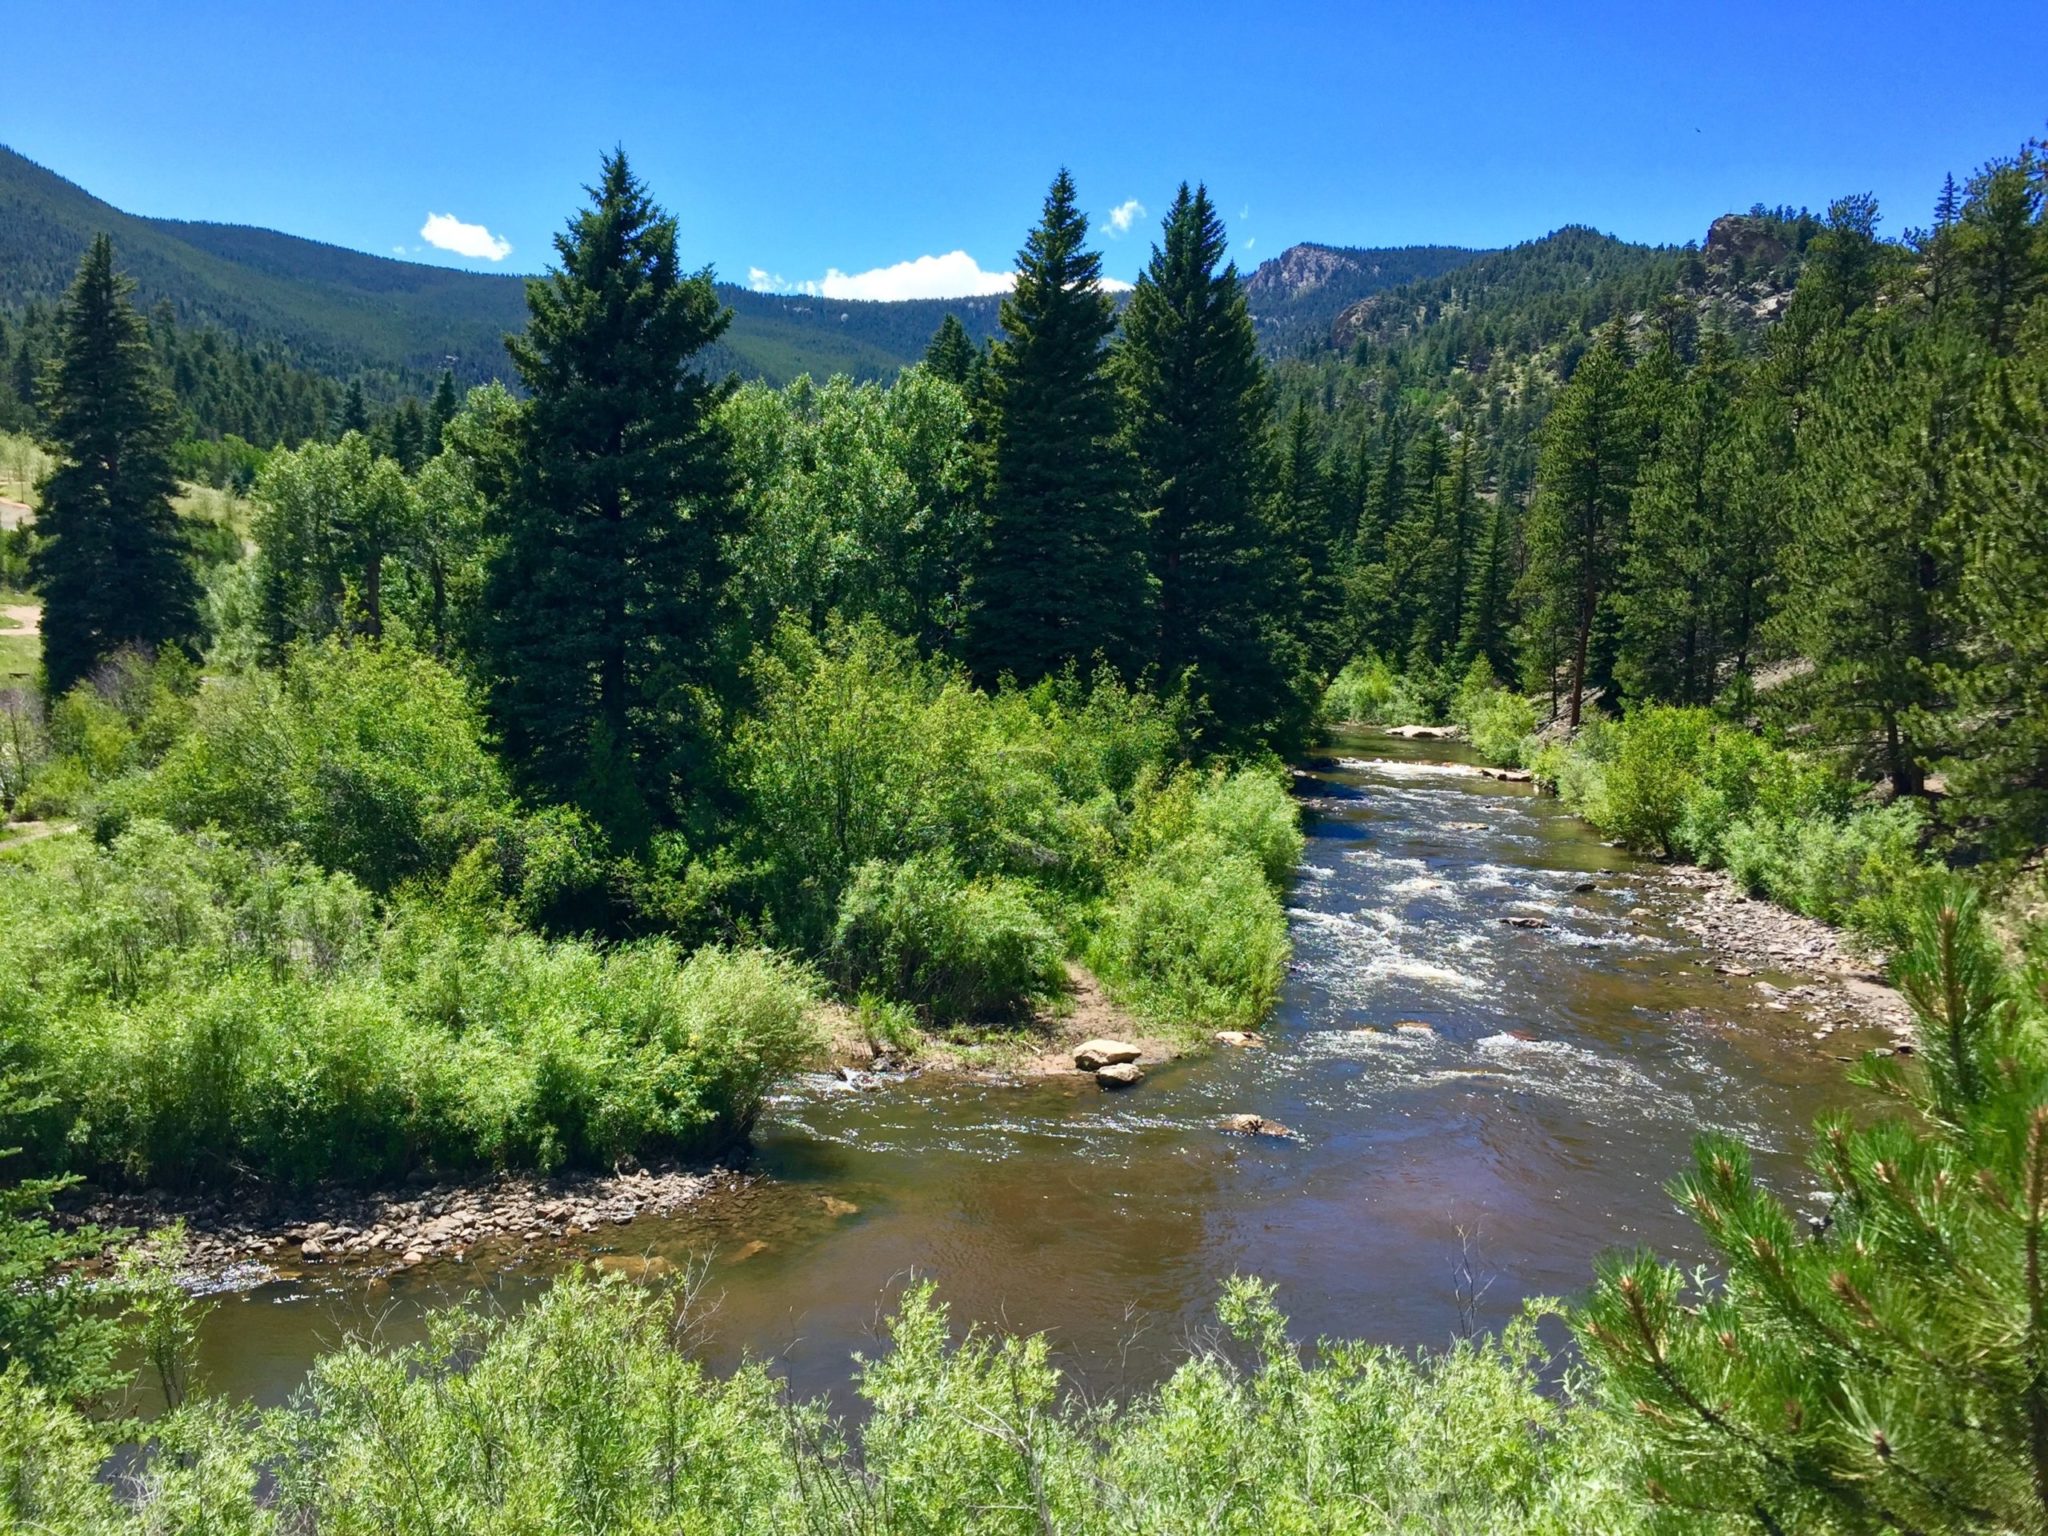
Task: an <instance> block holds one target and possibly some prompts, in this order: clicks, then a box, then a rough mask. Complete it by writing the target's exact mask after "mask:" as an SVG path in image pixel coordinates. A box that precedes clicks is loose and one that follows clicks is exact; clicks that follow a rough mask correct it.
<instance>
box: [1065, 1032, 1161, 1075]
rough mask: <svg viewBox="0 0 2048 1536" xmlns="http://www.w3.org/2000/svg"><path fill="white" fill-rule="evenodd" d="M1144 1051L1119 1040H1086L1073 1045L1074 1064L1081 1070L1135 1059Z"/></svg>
mask: <svg viewBox="0 0 2048 1536" xmlns="http://www.w3.org/2000/svg"><path fill="white" fill-rule="evenodd" d="M1144 1054H1145V1053H1144V1052H1143V1051H1141V1050H1139V1049H1138V1048H1137V1047H1136V1046H1135V1045H1126V1044H1125V1043H1124V1042H1123V1041H1121V1040H1087V1041H1084V1042H1082V1043H1081V1044H1080V1045H1077V1046H1075V1047H1074V1065H1075V1066H1077V1067H1079V1068H1080V1069H1081V1070H1082V1071H1083V1072H1093V1071H1096V1070H1097V1069H1099V1068H1102V1067H1113V1066H1118V1065H1121V1064H1122V1063H1124V1062H1130V1061H1136V1060H1137V1059H1138V1058H1139V1057H1140V1056H1142V1055H1144Z"/></svg>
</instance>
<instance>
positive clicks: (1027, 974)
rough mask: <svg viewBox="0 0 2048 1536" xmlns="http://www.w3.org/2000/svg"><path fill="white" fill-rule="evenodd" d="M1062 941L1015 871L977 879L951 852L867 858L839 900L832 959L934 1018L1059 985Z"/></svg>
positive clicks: (1002, 1006)
mask: <svg viewBox="0 0 2048 1536" xmlns="http://www.w3.org/2000/svg"><path fill="white" fill-rule="evenodd" d="M1063 949H1064V946H1063V945H1062V943H1061V942H1060V936H1059V934H1058V933H1057V932H1055V931H1054V929H1053V927H1052V925H1051V924H1050V923H1048V922H1047V921H1046V920H1045V919H1044V918H1043V917H1042V916H1040V915H1039V913H1038V911H1037V910H1036V908H1035V907H1034V906H1033V905H1032V902H1031V898H1030V894H1029V892H1028V891H1027V890H1026V889H1025V887H1024V886H1023V884H1022V883H1021V882H1019V881H1016V880H1009V879H1005V878H1003V877H1001V876H994V877H989V876H984V877H982V878H981V879H978V880H970V879H968V878H967V877H966V876H964V875H963V874H962V873H961V871H960V866H959V865H958V863H956V862H955V861H954V859H953V857H952V855H951V854H950V853H947V852H944V851H939V852H935V853H923V854H919V855H918V856H917V857H915V858H912V859H909V860H906V861H905V862H904V863H902V864H896V865H889V864H884V863H882V862H880V861H879V860H877V861H872V862H870V863H867V864H864V865H862V866H861V868H860V869H859V870H857V871H856V872H855V874H854V878H853V883H852V884H851V885H849V886H848V887H847V891H846V895H845V896H844V898H843V899H842V900H841V902H840V904H839V919H838V923H837V925H836V927H835V929H834V932H833V937H832V965H833V968H834V970H835V971H836V972H837V973H838V975H839V977H840V979H841V980H842V982H843V983H844V984H845V986H846V987H847V989H848V990H849V991H854V992H858V991H860V990H862V989H864V988H879V989H880V990H881V991H883V992H884V993H886V994H887V995H888V996H890V997H893V998H897V999H900V1000H902V1001H904V1002H909V1003H915V1004H917V1005H918V1006H920V1007H921V1008H923V1009H924V1010H925V1011H926V1014H927V1015H928V1016H929V1017H930V1018H931V1019H932V1020H933V1021H935V1022H937V1023H942V1024H949V1023H954V1022H957V1021H959V1020H963V1019H972V1018H981V1017H987V1016H993V1015H1002V1014H1014V1013H1016V1012H1018V1011H1019V1010H1021V1009H1023V1008H1025V1007H1027V1006H1028V1005H1029V1004H1030V1003H1031V1002H1032V1001H1034V1000H1036V999H1040V998H1045V997H1049V996H1051V995H1053V994H1054V993H1055V992H1057V991H1058V990H1059V989H1060V987H1061V985H1062V981H1063V976H1064V973H1063V971H1062V969H1061V966H1060V957H1061V954H1062V951H1063Z"/></svg>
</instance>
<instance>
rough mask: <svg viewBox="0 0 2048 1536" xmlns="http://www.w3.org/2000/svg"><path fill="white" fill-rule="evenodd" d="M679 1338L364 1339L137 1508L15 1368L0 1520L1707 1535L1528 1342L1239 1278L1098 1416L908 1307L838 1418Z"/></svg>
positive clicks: (445, 1335) (332, 1529) (1031, 1352)
mask: <svg viewBox="0 0 2048 1536" xmlns="http://www.w3.org/2000/svg"><path fill="white" fill-rule="evenodd" d="M676 1316H677V1302H676V1300H675V1298H674V1297H673V1296H672V1295H669V1294H664V1293H662V1292H659V1291H655V1292H648V1291H643V1290H639V1289H636V1288H635V1287H633V1286H631V1285H629V1284H627V1283H625V1282H624V1281H622V1280H619V1279H617V1278H616V1277H610V1278H605V1279H593V1278H590V1277H588V1276H572V1277H569V1278H566V1279H564V1280H561V1281H558V1282H557V1283H556V1284H555V1285H554V1286H553V1287H552V1288H551V1289H550V1291H549V1292H548V1293H547V1294H546V1295H545V1296H544V1297H543V1298H542V1299H541V1300H540V1301H539V1302H538V1303H537V1304H536V1305H535V1306H534V1307H532V1308H530V1309H529V1310H527V1311H526V1312H524V1313H523V1314H521V1315H519V1316H517V1317H509V1318H508V1317H504V1316H479V1315H477V1314H475V1313H470V1312H463V1311H456V1310H451V1311H448V1312H444V1313H442V1314H440V1315H439V1316H438V1317H437V1318H436V1319H435V1321H434V1323H433V1325H432V1329H431V1332H430V1335H429V1337H428V1339H427V1340H426V1341H424V1342H422V1343H420V1344H417V1345H413V1346H411V1347H408V1348H404V1349H397V1350H382V1349H377V1348H374V1347H371V1346H368V1345H365V1344H361V1343H352V1344H349V1345H346V1346H344V1347H343V1348H341V1349H339V1350H337V1351H335V1352H333V1353H331V1354H329V1355H327V1356H325V1357H323V1358H322V1359H321V1360H320V1361H319V1362H318V1363H316V1365H315V1366H314V1367H313V1370H312V1371H311V1373H310V1374H309V1375H308V1377H307V1380H306V1383H305V1385H304V1387H303V1388H302V1389H301V1390H300V1392H299V1393H298V1395H297V1396H296V1398H295V1399H294V1400H293V1401H292V1403H291V1404H290V1405H288V1406H287V1407H286V1408H284V1409H282V1410H278V1411H275V1412H273V1413H270V1414H267V1415H264V1416H261V1417H256V1416H253V1415H252V1416H249V1417H247V1418H243V1417H239V1416H236V1415H233V1414H230V1413H228V1412H226V1411H224V1410H223V1409H221V1408H219V1407H218V1406H212V1405H207V1404H205V1403H203V1402H202V1403H199V1404H196V1405H192V1406H188V1407H187V1408H185V1409H183V1410H181V1411H180V1412H179V1413H177V1414H175V1415H173V1416H171V1417H170V1418H169V1419H166V1420H159V1421H157V1423H156V1424H155V1425H153V1426H152V1428H153V1429H154V1430H155V1431H156V1433H157V1435H158V1436H159V1440H158V1444H157V1451H158V1454H157V1455H156V1456H155V1457H154V1458H153V1460H152V1462H151V1464H150V1465H151V1472H150V1475H148V1476H145V1477H142V1478H139V1479H137V1480H136V1481H135V1482H134V1483H132V1484H130V1485H128V1486H126V1487H125V1488H124V1489H123V1496H124V1498H125V1500H126V1502H125V1503H124V1502H123V1500H122V1499H117V1498H116V1497H114V1496H113V1495H112V1494H111V1493H110V1492H109V1491H108V1489H107V1487H105V1486H104V1485H101V1484H96V1483H95V1481H94V1479H93V1477H92V1472H93V1465H94V1462H95V1460H96V1459H97V1457H98V1456H99V1455H102V1454H104V1450H105V1442H104V1441H102V1440H99V1439H98V1437H97V1436H96V1435H95V1434H94V1433H93V1432H92V1431H91V1430H88V1429H87V1428H86V1427H85V1426H84V1423H83V1421H81V1420H79V1419H78V1418H77V1417H75V1416H74V1415H70V1414H67V1413H65V1412H63V1411H61V1410H58V1409H55V1408H53V1407H52V1406H51V1405H50V1403H49V1402H48V1400H47V1399H46V1398H44V1397H43V1396H42V1395H41V1394H40V1393H39V1392H38V1391H37V1390H36V1389H35V1388H34V1387H33V1386H32V1385H31V1384H29V1383H28V1382H27V1381H26V1380H24V1379H23V1378H21V1377H20V1376H18V1375H17V1376H7V1377H0V1449H4V1450H7V1451H10V1452H13V1453H15V1454H16V1455H17V1456H18V1462H17V1466H18V1469H19V1470H18V1472H17V1473H16V1474H15V1475H14V1476H13V1478H12V1480H11V1481H0V1500H5V1501H7V1503H6V1504H4V1505H0V1509H4V1511H5V1513H7V1514H11V1515H13V1516H14V1517H15V1518H16V1519H17V1520H19V1521H22V1522H23V1523H24V1524H29V1526H30V1528H32V1529H36V1530H39V1531H44V1532H48V1533H51V1536H106V1533H111V1532H115V1531H134V1532H138V1533H139V1532H144V1531H150V1532H183V1531H195V1532H196V1531H201V1530H204V1531H207V1532H210V1533H211V1532H238V1533H240V1532H246V1533H249V1536H259V1533H273V1532H275V1533H282V1532H287V1531H320V1532H322V1533H326V1536H370V1533H373V1532H374V1533H376V1536H430V1533H431V1536H472V1533H474V1536H484V1533H487V1532H489V1533H496V1532H500V1531H505V1530H519V1531H534V1532H539V1531H550V1532H552V1531H562V1532H593V1533H595V1532H612V1531H618V1532H627V1531H635V1532H637V1531H645V1532H656V1531H660V1532H669V1531H687V1532H707V1533H708V1532H719V1533H725V1536H785V1533H788V1532H818V1533H823V1532H828V1531H837V1532H844V1531H871V1532H897V1531H903V1532H911V1531H914V1532H924V1533H933V1536H939V1533H945V1536H953V1533H957V1536H969V1533H977V1536H979V1533H987V1536H1027V1533H1042V1532H1046V1531H1059V1532H1064V1533H1067V1536H1112V1533H1126V1532H1133V1531H1140V1532H1167V1531H1176V1532H1177V1531H1222V1532H1243V1533H1252V1532H1261V1533H1263V1532H1307V1531H1316V1532H1328V1533H1334V1536H1346V1533H1360V1536H1363V1533H1367V1532H1383V1531H1418V1532H1420V1531H1487V1532H1499V1533H1506V1536H1513V1533H1538V1532H1541V1533H1551V1536H1563V1533H1567V1532H1570V1533H1574V1536H1577V1533H1592V1536H1599V1533H1613V1532H1623V1531H1635V1530H1647V1529H1653V1528H1655V1529H1666V1530H1690V1529H1706V1528H1708V1527H1705V1526H1697V1525H1693V1524H1691V1523H1689V1522H1687V1523H1683V1524H1681V1523H1678V1522H1674V1521H1670V1520H1664V1521H1660V1522H1658V1523H1656V1524H1655V1525H1653V1523H1652V1518H1651V1515H1652V1512H1651V1510H1650V1509H1649V1507H1648V1506H1647V1505H1646V1504H1645V1503H1644V1502H1643V1501H1642V1499H1641V1497H1640V1495H1638V1494H1636V1493H1635V1492H1633V1490H1632V1486H1631V1485H1632V1484H1633V1483H1635V1482H1636V1481H1637V1480H1636V1479H1635V1478H1634V1477H1633V1476H1632V1473H1633V1471H1634V1464H1633V1455H1632V1450H1631V1447H1630V1445H1629V1443H1628V1442H1627V1441H1626V1440H1625V1439H1623V1438H1622V1433H1621V1421H1620V1420H1619V1419H1618V1418H1616V1417H1610V1416H1608V1415H1606V1414H1604V1413H1601V1412H1599V1411H1597V1410H1596V1409H1594V1408H1592V1407H1589V1406H1587V1405H1585V1404H1583V1403H1581V1402H1580V1401H1579V1400H1578V1398H1577V1396H1576V1394H1575V1393H1574V1392H1573V1391H1572V1390H1571V1387H1570V1386H1569V1385H1568V1386H1567V1388H1566V1390H1565V1391H1563V1392H1562V1393H1557V1392H1545V1391H1544V1390H1542V1388H1541V1386H1540V1381H1541V1377H1542V1375H1543V1372H1544V1370H1545V1367H1546V1365H1547V1363H1548V1362H1547V1360H1546V1357H1545V1355H1544V1353H1543V1351H1542V1349H1541V1347H1540V1346H1539V1345H1538V1343H1537V1340H1536V1335H1535V1330H1534V1327H1533V1325H1532V1323H1531V1322H1529V1321H1526V1320H1525V1321H1522V1322H1518V1323H1516V1324H1514V1325H1512V1326H1511V1327H1510V1328H1509V1329H1508V1331H1507V1333H1506V1334H1505V1335H1504V1336H1503V1337H1502V1338H1501V1339H1500V1340H1498V1341H1482V1342H1477V1343H1465V1344H1458V1345H1456V1346H1453V1347H1452V1348H1450V1349H1447V1350H1445V1351H1443V1352H1441V1353H1434V1354H1424V1355H1408V1354H1404V1353H1401V1352H1399V1351H1394V1350H1388V1349H1384V1348H1377V1347H1372V1346H1367V1345H1353V1344H1328V1345H1324V1346H1321V1347H1319V1348H1318V1349H1317V1350H1315V1351H1313V1352H1311V1353H1310V1354H1308V1355H1306V1356H1305V1355H1304V1354H1303V1353H1302V1352H1301V1351H1299V1350H1297V1349H1296V1347H1295V1346H1294V1345H1293V1344H1292V1343H1290V1341H1289V1340H1288V1338H1287V1336H1286V1322H1285V1319H1284V1318H1283V1317H1282V1316H1281V1315H1280V1313H1279V1312H1278V1310H1277V1309H1276V1307H1275V1306H1274V1302H1273V1297H1272V1294H1271V1292H1270V1291H1269V1290H1268V1289H1267V1288H1265V1287H1263V1286H1261V1285H1259V1284H1257V1283H1256V1282H1252V1281H1246V1280H1234V1281H1231V1282H1230V1283H1229V1284H1228V1285H1227V1287H1226V1289H1225V1293H1224V1297H1223V1301H1222V1304H1221V1306H1220V1308H1219V1317H1220V1321H1221V1323H1222V1328H1221V1329H1220V1330H1219V1331H1218V1334H1217V1337H1216V1340H1215V1342H1214V1344H1213V1345H1212V1346H1211V1347H1209V1348H1207V1349H1204V1350H1202V1351H1201V1352H1199V1353H1197V1354H1195V1355H1193V1356H1192V1357H1191V1358H1189V1359H1188V1360H1187V1361H1186V1362H1185V1363H1183V1364H1182V1365H1181V1366H1180V1367H1179V1368H1178V1369H1177V1370H1176V1371H1175V1372H1174V1373H1173V1375H1172V1376H1171V1377H1170V1378H1169V1379H1168V1380H1167V1381H1166V1382H1165V1383H1164V1384H1163V1385H1162V1386H1160V1387H1159V1388H1158V1389H1157V1390H1155V1391H1152V1392H1149V1393H1145V1394H1142V1395H1139V1396H1137V1397H1135V1398H1133V1399H1131V1400H1129V1401H1127V1402H1124V1403H1120V1404H1119V1403H1095V1404H1091V1403H1089V1402H1087V1401H1085V1400H1084V1399H1082V1398H1081V1397H1080V1396H1078V1395H1077V1394H1074V1393H1072V1392H1071V1391H1070V1390H1069V1388H1068V1385H1067V1384H1066V1383H1065V1382H1064V1381H1063V1380H1062V1378H1061V1376H1060V1374H1059V1372H1058V1370H1057V1369H1056V1368H1055V1367H1054V1365H1053V1364H1052V1360H1051V1349H1050V1346H1049V1343H1048V1341H1047V1339H1046V1338H1045V1337H1044V1336H1043V1335H1034V1336H1030V1337H1017V1336H1010V1335H1004V1334H1000V1333H991V1332H983V1331H980V1330H973V1331H969V1332H967V1333H965V1335H964V1336H961V1335H960V1334H958V1333H957V1332H956V1330H955V1329H954V1328H953V1327H952V1326H951V1323H950V1320H949V1318H948V1316H947V1313H946V1310H945V1308H944V1307H943V1306H942V1305H941V1304H940V1303H939V1302H938V1301H937V1300H936V1299H935V1297H934V1295H933V1292H932V1290H931V1288H930V1286H929V1285H924V1284H920V1285H915V1286H913V1287H912V1288H911V1289H910V1290H908V1291H907V1292H906V1293H905V1295H904V1296H903V1298H902V1301H901V1303H900V1305H899V1308H898V1310H897V1312H896V1313H895V1315H894V1316H893V1317H892V1318H891V1319H890V1321H889V1324H888V1328H887V1335H886V1342H885V1346H884V1347H883V1348H882V1349H880V1350H878V1351H877V1352H876V1353H875V1354H874V1356H873V1357H872V1358H869V1359H864V1360H861V1361H860V1362H859V1364H858V1377H857V1381H858V1388H859V1392H860V1395H861V1397H862V1399H863V1400H864V1408H865V1411H864V1413H863V1414H862V1415H861V1416H860V1418H859V1419H858V1421H857V1422H852V1423H849V1422H846V1421H842V1420H839V1419H836V1418H834V1417H833V1416H832V1415H831V1414H830V1413H829V1412H828V1411H827V1409H826V1408H825V1407H824V1406H823V1405H822V1404H820V1403H816V1402H796V1401H792V1400H790V1399H789V1398H788V1396H787V1395H786V1393H785V1392H784V1391H783V1390H782V1389H781V1388H780V1387H779V1386H778V1384H777V1383H776V1382H775V1380H774V1379H773V1377H772V1376H771V1375H770V1374H769V1372H768V1371H767V1370H766V1369H765V1368H764V1367H762V1366H759V1365H746V1366H742V1367H740V1368H739V1369H737V1370H736V1371H734V1372H733V1373H732V1374H730V1375H727V1376H718V1375H714V1374H712V1373H711V1372H708V1371H706V1370H705V1369H704V1368H703V1367H702V1366H701V1365H700V1364H699V1363H697V1362H696V1361H695V1360H693V1359H691V1358H690V1356H689V1355H688V1354H687V1353H686V1351H685V1350H684V1349H683V1348H682V1347H681V1345H680V1343H679V1337H678V1336H679V1333H680V1332H682V1331H683V1330H681V1329H679V1328H678V1326H677V1323H676ZM10 1506H11V1507H10ZM31 1522H33V1523H31Z"/></svg>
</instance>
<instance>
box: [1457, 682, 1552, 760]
mask: <svg viewBox="0 0 2048 1536" xmlns="http://www.w3.org/2000/svg"><path fill="white" fill-rule="evenodd" d="M1451 721H1452V723H1453V724H1455V725H1457V726H1460V727H1462V728H1463V730H1464V732H1465V739H1466V740H1467V741H1469V742H1471V743H1472V749H1473V750H1474V751H1475V752H1477V753H1478V754H1479V755H1480V756H1481V757H1483V758H1485V759H1486V760H1487V761H1488V762H1489V763H1495V764H1498V765H1500V766H1502V767H1507V768H1519V767H1521V766H1522V764H1523V762H1524V760H1525V758H1526V757H1527V756H1528V754H1529V751H1530V735H1531V733H1532V732H1533V731H1534V730H1535V729H1536V706H1535V704H1534V703H1533V702H1532V701H1530V700H1529V699H1528V698H1526V697H1524V696H1523V695H1521V694H1519V693H1511V692H1509V691H1508V690H1507V689H1505V688H1503V687H1501V686H1500V685H1499V684H1498V683H1496V682H1495V681H1494V677H1493V667H1492V665H1491V664H1490V663H1489V662H1488V661H1487V659H1486V657H1484V656H1475V657H1474V658H1473V659H1472V665H1471V667H1470V668H1469V669H1468V670H1467V672H1466V674H1465V680H1464V681H1463V682H1462V683H1460V684H1459V685H1458V691H1457V693H1456V694H1454V695H1453V696H1452V698H1451Z"/></svg>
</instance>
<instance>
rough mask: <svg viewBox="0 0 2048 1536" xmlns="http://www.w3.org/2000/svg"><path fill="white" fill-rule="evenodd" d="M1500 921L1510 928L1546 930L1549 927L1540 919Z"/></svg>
mask: <svg viewBox="0 0 2048 1536" xmlns="http://www.w3.org/2000/svg"><path fill="white" fill-rule="evenodd" d="M1501 921H1502V922H1504V923H1506V924H1507V925H1508V926H1509V927H1510V928H1548V927H1549V926H1550V924H1548V923H1546V922H1545V921H1544V920H1543V919H1542V918H1540V917H1504V918H1502V919H1501Z"/></svg>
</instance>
